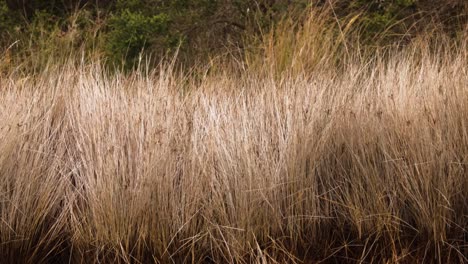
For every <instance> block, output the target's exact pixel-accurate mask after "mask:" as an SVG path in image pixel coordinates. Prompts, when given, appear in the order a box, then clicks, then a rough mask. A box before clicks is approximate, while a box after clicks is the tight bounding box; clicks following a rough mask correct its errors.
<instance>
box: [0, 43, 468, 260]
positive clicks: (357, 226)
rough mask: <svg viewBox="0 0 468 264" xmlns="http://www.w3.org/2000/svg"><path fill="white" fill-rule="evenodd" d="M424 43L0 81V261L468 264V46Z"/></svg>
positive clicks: (89, 69) (61, 70) (54, 71)
mask: <svg viewBox="0 0 468 264" xmlns="http://www.w3.org/2000/svg"><path fill="white" fill-rule="evenodd" d="M423 46H424V45H420V46H418V48H408V49H406V50H404V51H400V52H394V53H391V54H387V56H379V55H375V56H374V57H373V58H371V59H368V60H366V61H362V60H358V59H356V60H349V62H347V63H346V65H345V66H346V67H342V68H341V69H334V68H333V67H326V70H325V69H319V68H317V69H314V70H312V69H311V71H310V72H307V74H302V75H301V74H295V75H292V74H289V75H288V74H287V73H284V75H282V76H280V78H269V77H265V75H263V74H262V75H255V74H253V73H251V72H245V73H244V74H237V75H232V76H231V75H229V74H222V73H219V74H214V75H213V76H211V75H208V76H206V77H204V78H203V79H202V80H201V81H198V82H193V84H191V83H192V82H190V81H188V82H187V81H186V80H182V79H181V78H179V77H177V76H179V75H177V74H174V73H173V72H171V71H170V70H168V69H167V68H165V67H162V68H163V70H158V71H155V72H153V73H147V74H145V73H139V72H135V73H134V74H131V75H130V76H128V75H120V74H113V75H109V74H107V73H106V72H105V71H103V70H102V69H101V68H100V67H99V64H98V63H95V64H90V65H81V66H72V64H70V65H68V66H58V67H51V68H49V69H45V70H44V72H42V73H38V74H37V75H36V76H32V77H30V78H29V79H28V78H21V77H20V75H19V74H15V73H12V74H10V75H9V76H6V77H3V78H2V79H0V139H1V140H0V260H1V261H0V262H2V263H15V262H30V263H38V262H57V263H66V262H71V263H98V262H99V263H118V262H120V263H151V262H157V263H158V262H159V263H181V262H191V263H206V262H216V263H227V262H229V263H275V262H279V263H286V262H288V263H293V262H297V263H300V262H301V261H305V262H307V263H309V262H317V261H321V260H323V261H324V262H326V263H327V262H331V263H342V262H350V263H354V262H372V263H415V262H420V263H466V262H467V261H468V260H467V250H468V249H467V225H468V218H467V214H468V202H467V195H468V177H467V164H468V74H467V65H468V60H467V53H466V46H463V45H462V47H458V48H454V49H452V50H450V49H444V48H440V50H430V49H429V48H427V49H424V47H423ZM169 68H170V67H169ZM275 74H278V73H277V72H276V71H275ZM259 76H260V77H259ZM189 79H190V78H189ZM195 83H196V84H195Z"/></svg>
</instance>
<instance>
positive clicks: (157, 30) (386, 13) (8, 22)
mask: <svg viewBox="0 0 468 264" xmlns="http://www.w3.org/2000/svg"><path fill="white" fill-rule="evenodd" d="M310 7H313V8H316V9H324V8H328V9H332V12H329V17H328V20H329V21H328V24H335V23H338V24H341V25H342V27H341V28H339V29H337V31H339V30H343V29H344V27H346V26H348V27H349V28H347V30H349V31H352V32H353V34H348V36H353V37H354V38H359V39H360V42H361V43H362V44H366V45H367V46H376V45H377V46H385V45H389V44H392V43H398V44H402V43H407V41H408V40H409V39H411V38H414V37H415V36H416V35H417V34H420V33H421V32H428V31H433V30H436V29H437V30H440V29H443V30H444V31H445V32H449V33H450V34H452V35H453V36H455V37H456V36H457V34H459V33H460V32H461V31H462V30H463V28H464V27H465V26H466V21H467V15H466V14H467V10H468V9H467V7H468V4H467V2H466V1H463V0H444V1H430V0H383V1H382V0H334V1H331V0H322V1H307V0H258V1H250V0H234V1H232V0H129V1H127V0H97V1H84V0H67V1H45V0H26V1H24V0H6V1H1V2H0V32H1V33H0V34H1V36H0V44H1V46H2V47H3V49H6V48H8V47H10V49H9V50H10V53H16V54H20V57H19V60H20V61H24V59H25V57H27V58H30V57H31V55H32V54H36V57H37V56H38V55H37V53H40V54H44V57H45V58H50V56H53V55H61V56H63V54H62V53H63V51H64V50H68V51H70V50H81V51H85V52H86V53H93V55H94V56H99V57H101V58H104V59H106V60H107V61H108V62H110V63H111V64H119V65H120V64H121V63H122V62H123V63H124V64H125V65H126V66H132V65H134V64H135V62H137V61H138V60H139V58H140V55H141V53H142V52H145V53H146V54H152V55H153V58H154V59H155V61H158V60H159V59H160V58H161V56H163V55H164V54H168V53H169V54H170V53H171V52H174V51H175V50H179V54H180V58H181V61H182V60H184V61H185V63H186V64H187V63H188V62H193V61H198V60H203V59H206V58H209V57H213V56H218V55H220V54H224V53H226V52H227V53H238V52H239V49H240V51H241V52H244V51H245V49H248V48H254V46H255V43H258V40H259V39H261V38H262V37H263V34H265V33H266V32H268V31H270V30H271V29H272V28H274V27H275V26H277V25H278V23H280V22H281V21H282V20H284V19H286V18H287V19H292V20H294V21H296V22H297V23H298V24H300V23H301V20H303V18H304V14H305V13H307V12H309V11H307V10H309V8H310ZM324 26H327V25H324ZM335 34H337V35H338V34H340V33H339V32H335ZM12 43H15V44H14V45H13V46H11V44H12ZM57 52H59V53H60V54H56V53H57ZM37 60H38V61H35V62H33V65H37V64H40V63H43V62H42V61H41V59H40V58H37ZM30 66H31V65H30Z"/></svg>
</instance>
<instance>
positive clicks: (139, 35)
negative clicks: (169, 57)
mask: <svg viewBox="0 0 468 264" xmlns="http://www.w3.org/2000/svg"><path fill="white" fill-rule="evenodd" d="M130 2H131V1H130ZM168 24H169V18H168V16H167V15H166V14H158V15H150V16H148V15H144V14H143V13H142V12H138V11H130V10H129V9H124V10H123V11H121V12H119V13H118V14H116V15H113V16H112V17H111V19H110V21H109V32H108V33H107V38H106V41H107V45H106V52H107V54H108V56H109V58H110V59H111V60H112V61H114V62H116V61H119V60H123V61H124V62H125V63H126V64H127V65H132V64H134V63H135V62H136V60H137V59H138V57H139V54H140V53H141V52H142V51H143V50H144V49H146V48H148V47H151V48H152V49H153V50H154V49H155V47H157V46H159V47H160V48H162V49H163V48H164V47H166V46H167V45H168V44H169V43H171V36H170V34H169V31H168Z"/></svg>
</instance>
